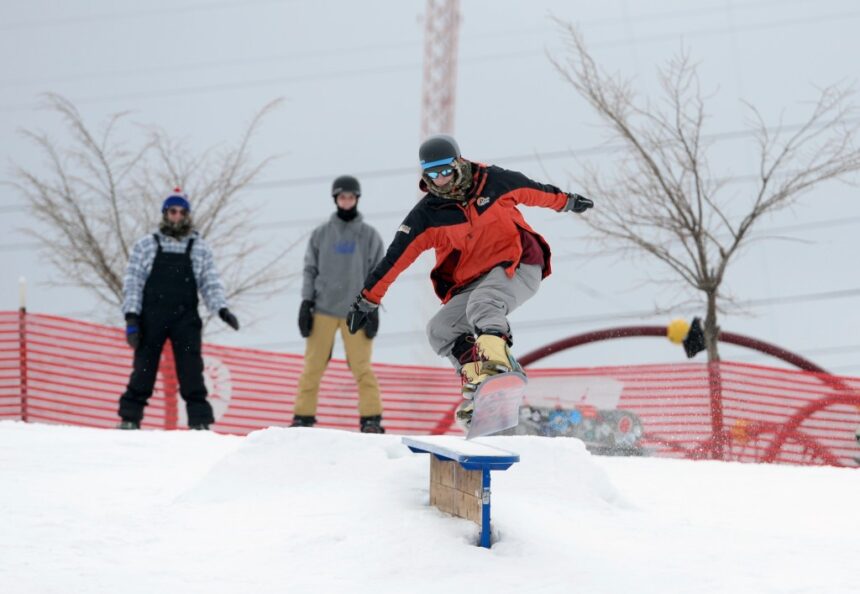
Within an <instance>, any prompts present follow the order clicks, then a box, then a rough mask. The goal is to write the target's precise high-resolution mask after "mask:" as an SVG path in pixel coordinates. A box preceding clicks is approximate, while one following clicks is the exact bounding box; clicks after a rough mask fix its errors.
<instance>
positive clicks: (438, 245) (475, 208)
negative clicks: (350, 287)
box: [361, 163, 567, 303]
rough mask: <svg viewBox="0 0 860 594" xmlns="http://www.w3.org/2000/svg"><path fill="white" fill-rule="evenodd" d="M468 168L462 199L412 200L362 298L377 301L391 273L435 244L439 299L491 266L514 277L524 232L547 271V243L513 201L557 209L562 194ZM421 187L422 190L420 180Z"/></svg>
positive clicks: (502, 173) (514, 176)
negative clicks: (469, 174) (467, 184)
mask: <svg viewBox="0 0 860 594" xmlns="http://www.w3.org/2000/svg"><path fill="white" fill-rule="evenodd" d="M472 172H473V173H472V185H471V187H470V189H469V192H468V194H467V195H466V199H465V200H464V201H463V202H459V201H457V200H451V199H448V198H441V197H439V196H434V195H433V194H430V193H428V194H426V195H425V196H424V197H423V198H422V199H421V200H420V201H419V202H418V204H416V205H415V207H414V208H413V209H412V211H411V212H410V213H409V214H408V215H407V216H406V218H405V219H404V221H403V224H401V225H400V228H399V229H398V230H397V233H396V235H395V237H394V241H392V242H391V245H390V246H389V247H388V251H387V252H386V254H385V257H384V258H383V259H382V261H381V262H380V263H379V264H378V265H377V266H376V268H374V269H373V271H371V273H370V274H369V275H368V277H367V279H366V280H365V284H364V289H363V290H362V292H361V294H362V296H363V297H364V298H365V299H367V300H368V301H371V302H373V303H380V302H381V301H382V297H383V296H384V295H385V293H386V291H388V287H389V286H390V285H391V283H393V282H394V279H396V278H397V277H398V275H400V273H401V272H403V271H404V270H406V268H408V267H409V265H410V264H412V262H414V261H415V259H416V258H417V257H418V256H419V255H420V254H421V252H423V251H425V250H428V249H431V248H433V249H434V250H436V266H435V267H434V268H433V271H432V272H431V273H430V278H431V280H432V281H433V288H434V289H435V291H436V295H438V296H439V299H441V300H442V303H447V302H448V300H450V299H451V297H453V296H454V295H455V294H456V293H457V292H458V291H459V290H460V289H462V288H463V287H465V286H466V285H468V284H469V283H471V282H472V281H474V280H475V279H477V278H478V277H480V276H482V275H484V274H486V273H487V272H489V271H490V270H491V269H493V268H495V267H496V266H500V265H501V266H504V267H505V272H506V273H507V275H508V276H509V277H513V275H514V271H515V270H516V268H517V266H518V265H519V264H520V260H521V259H522V256H523V240H522V235H523V234H524V233H525V234H529V235H531V236H532V237H534V239H535V240H536V241H537V243H538V244H539V246H540V249H541V250H542V251H543V258H542V260H543V278H546V277H547V276H549V274H550V272H551V268H550V249H549V245H548V244H547V242H546V241H545V240H544V238H543V237H541V236H540V235H538V234H537V233H536V232H535V231H534V230H533V229H532V228H531V227H530V226H529V225H528V223H526V221H525V219H524V218H523V215H522V213H521V212H520V211H519V209H518V208H517V205H519V204H525V205H526V206H544V207H546V208H552V209H553V210H556V211H561V210H562V209H563V208H564V207H565V205H566V204H567V194H565V193H564V192H562V191H561V190H560V189H558V188H556V187H555V186H551V185H548V184H541V183H538V182H536V181H533V180H531V179H529V178H527V177H526V176H525V175H523V174H522V173H518V172H516V171H508V170H506V169H502V168H501V167H496V166H494V165H483V164H479V163H472ZM420 187H421V189H422V190H424V191H425V192H426V191H427V186H426V185H425V183H424V181H423V180H422V181H421V184H420ZM532 243H533V242H532Z"/></svg>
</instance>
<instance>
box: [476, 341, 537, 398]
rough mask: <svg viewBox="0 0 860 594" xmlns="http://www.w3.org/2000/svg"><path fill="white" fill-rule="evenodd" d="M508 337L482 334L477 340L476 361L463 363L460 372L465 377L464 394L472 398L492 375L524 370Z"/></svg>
mask: <svg viewBox="0 0 860 594" xmlns="http://www.w3.org/2000/svg"><path fill="white" fill-rule="evenodd" d="M509 344H510V343H509V342H508V337H507V336H505V335H498V334H481V335H480V336H478V339H477V340H476V341H475V355H476V356H475V359H476V360H475V361H472V362H470V363H465V364H463V367H462V368H461V369H460V374H461V375H462V377H463V396H464V397H465V398H470V397H471V395H474V393H475V392H476V391H477V390H478V386H480V385H481V383H482V382H483V381H484V380H486V379H487V378H488V377H490V376H491V375H496V374H499V373H507V372H508V371H519V372H522V370H523V368H522V367H520V364H519V363H517V360H516V359H514V356H513V355H512V354H511V350H510V348H509V347H508V345H509Z"/></svg>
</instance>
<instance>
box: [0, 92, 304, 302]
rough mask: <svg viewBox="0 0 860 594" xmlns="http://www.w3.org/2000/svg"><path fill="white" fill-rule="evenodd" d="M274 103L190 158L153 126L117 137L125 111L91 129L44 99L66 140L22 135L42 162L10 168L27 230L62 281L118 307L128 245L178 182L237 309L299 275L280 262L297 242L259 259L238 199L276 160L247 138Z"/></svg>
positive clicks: (259, 247) (58, 101)
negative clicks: (230, 136) (32, 224)
mask: <svg viewBox="0 0 860 594" xmlns="http://www.w3.org/2000/svg"><path fill="white" fill-rule="evenodd" d="M279 103H280V102H279V101H273V102H271V103H269V104H268V105H266V106H264V107H263V108H262V109H260V110H259V111H258V112H257V113H256V114H255V115H254V117H253V118H252V119H251V121H250V123H249V124H248V125H247V127H246V128H245V130H244V131H243V132H242V135H241V136H240V138H239V140H238V142H237V144H236V145H235V146H233V147H231V148H228V149H223V150H221V151H220V153H219V154H215V151H214V150H213V149H209V150H206V151H203V152H201V153H197V154H194V153H192V152H191V151H189V150H188V149H187V148H186V147H185V146H184V145H183V144H182V143H181V142H179V141H176V140H174V139H172V138H170V137H169V136H168V135H167V134H166V133H165V132H164V131H162V130H159V129H155V128H152V127H147V128H144V131H143V137H144V140H143V141H142V142H140V143H139V144H138V145H137V146H134V147H127V146H126V144H125V143H124V142H122V141H121V139H122V138H123V137H124V136H125V137H126V138H128V137H129V134H128V133H127V132H125V134H124V130H121V128H122V127H123V125H124V124H125V123H126V121H127V118H128V115H129V114H128V113H127V112H126V113H117V114H114V115H112V116H110V117H109V118H108V119H107V121H106V122H105V123H104V125H103V126H102V127H101V129H100V130H98V131H95V130H93V129H92V128H90V127H89V126H88V125H87V123H86V122H85V120H84V118H83V116H82V115H81V113H80V112H79V111H78V110H77V108H76V107H75V106H74V105H73V104H72V103H71V102H70V101H69V100H68V99H66V98H64V97H61V96H59V95H55V94H48V95H46V96H45V106H46V108H47V109H48V110H50V111H52V112H54V113H56V114H58V115H59V116H60V118H61V119H62V121H63V122H64V124H65V126H66V130H67V131H68V132H69V140H67V141H65V142H58V141H55V140H53V139H51V138H49V137H48V136H47V135H46V134H44V133H41V132H38V131H32V130H23V131H21V133H22V135H23V136H24V137H25V138H27V139H28V140H30V141H31V142H32V143H33V144H34V145H36V147H37V148H38V149H39V150H40V152H41V154H42V155H43V157H44V159H45V162H44V164H43V167H41V168H40V169H38V170H37V169H35V168H32V169H31V168H25V167H23V166H20V165H16V166H15V167H14V169H13V179H14V183H13V185H14V186H15V187H16V188H17V189H18V191H19V192H20V193H21V194H22V195H23V196H24V198H25V199H26V201H27V203H28V204H29V207H30V210H31V211H32V213H33V215H34V216H35V218H36V219H37V220H38V221H40V222H41V223H43V225H41V226H39V228H38V229H36V228H34V229H29V230H28V232H29V234H30V235H31V236H33V237H35V238H36V239H37V240H38V241H39V242H40V243H41V244H42V246H43V251H44V253H45V255H46V257H47V259H48V261H49V262H51V263H52V264H53V265H54V266H56V267H57V269H58V270H59V271H60V272H61V274H62V277H63V278H64V279H65V280H66V281H69V282H71V283H72V284H74V285H76V286H79V287H83V288H85V289H88V290H90V291H92V293H93V294H94V296H95V297H96V298H97V299H98V300H99V301H101V302H103V303H106V304H109V305H112V306H115V307H118V306H119V305H120V304H121V302H122V283H123V276H124V271H125V266H126V263H127V261H128V256H129V253H130V250H131V246H132V245H133V243H134V241H135V240H136V239H137V238H139V237H141V236H143V235H144V234H145V233H148V232H151V230H152V229H153V228H154V227H155V225H156V224H157V222H158V219H157V216H158V215H157V213H159V211H160V204H161V200H162V199H163V198H164V195H165V193H166V192H168V191H169V190H170V189H172V188H173V187H174V186H177V185H178V186H180V187H182V188H183V189H184V190H185V191H186V192H188V193H189V195H190V196H191V197H192V203H193V205H194V210H193V216H194V221H195V225H196V227H197V229H198V230H200V231H201V233H202V234H203V235H204V236H205V237H206V239H207V241H208V242H209V243H210V244H211V245H212V246H213V248H214V250H215V252H216V258H217V262H218V265H219V266H220V267H221V269H222V270H223V271H225V272H226V274H224V284H225V288H226V291H227V294H228V296H229V298H230V299H231V304H232V306H233V307H238V308H241V304H242V303H250V302H253V301H256V300H259V299H261V298H265V297H267V296H270V295H272V294H274V293H275V292H277V291H280V290H282V289H283V288H284V287H285V286H286V284H287V283H288V282H290V280H291V279H292V278H293V277H294V276H295V274H296V272H294V271H290V270H288V269H287V268H286V266H285V264H284V263H285V262H286V261H287V259H286V258H285V257H284V256H285V255H286V254H287V253H288V252H290V251H291V250H292V249H294V248H295V244H290V245H288V246H286V247H284V248H281V249H276V250H274V253H273V254H269V255H265V254H264V250H263V247H264V246H263V244H262V243H261V242H260V241H259V240H258V239H257V235H256V234H255V232H254V220H253V218H252V217H251V216H250V215H249V214H248V213H247V212H246V209H242V208H240V207H239V205H238V204H237V197H238V196H239V194H240V193H241V192H242V191H243V190H244V189H245V188H246V187H247V186H248V184H250V183H251V182H252V181H253V180H254V179H255V178H256V177H257V176H258V175H259V174H260V173H261V172H262V171H263V170H264V169H265V167H266V166H268V165H269V164H270V163H271V162H272V160H273V159H274V157H271V156H270V157H265V158H263V159H260V160H254V159H253V158H252V156H251V143H252V140H253V138H254V136H255V134H256V133H257V132H258V131H259V129H260V127H261V125H262V123H263V121H264V119H265V117H266V116H267V115H268V114H269V113H271V112H272V111H273V110H274V109H275V108H276V107H277V106H278V104H279ZM140 136H141V134H140V133H137V134H135V135H134V137H135V138H139V137H140ZM270 251H271V250H270ZM112 317H113V316H112Z"/></svg>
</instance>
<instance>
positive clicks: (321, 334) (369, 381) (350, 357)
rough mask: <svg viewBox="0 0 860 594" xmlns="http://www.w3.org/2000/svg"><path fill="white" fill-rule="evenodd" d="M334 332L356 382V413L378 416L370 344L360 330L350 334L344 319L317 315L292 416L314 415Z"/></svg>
mask: <svg viewBox="0 0 860 594" xmlns="http://www.w3.org/2000/svg"><path fill="white" fill-rule="evenodd" d="M338 330H340V336H341V338H342V339H343V347H344V350H345V351H346V361H347V363H348V364H349V369H350V371H352V375H353V376H354V377H355V381H356V382H357V383H358V414H359V415H361V416H362V417H369V416H375V415H381V414H382V401H381V399H380V397H379V383H377V381H376V376H375V375H374V374H373V369H371V367H370V357H371V355H372V353H373V341H372V340H371V339H369V338H368V337H367V335H366V334H365V333H364V331H363V330H360V331H358V332H356V333H355V334H350V333H349V329H348V328H347V327H346V320H345V319H343V318H334V317H332V316H327V315H325V314H320V313H317V314H314V324H313V330H312V331H311V335H310V336H308V339H307V343H306V345H305V368H304V370H303V371H302V375H301V377H300V378H299V393H298V395H297V396H296V406H295V410H294V411H293V414H294V415H296V416H313V415H315V414H316V412H317V397H318V396H319V390H320V380H321V379H322V376H323V372H324V371H325V369H326V367H327V366H328V362H329V359H330V358H331V352H332V347H333V346H334V336H335V334H336V333H337V331H338Z"/></svg>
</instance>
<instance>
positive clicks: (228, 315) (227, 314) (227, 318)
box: [218, 307, 239, 330]
mask: <svg viewBox="0 0 860 594" xmlns="http://www.w3.org/2000/svg"><path fill="white" fill-rule="evenodd" d="M218 317H219V318H221V319H222V320H224V323H225V324H227V325H228V326H230V327H231V328H232V329H233V330H238V329H239V320H237V319H236V316H234V315H233V312H231V311H230V310H229V309H227V308H226V307H222V308H221V309H219V310H218Z"/></svg>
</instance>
